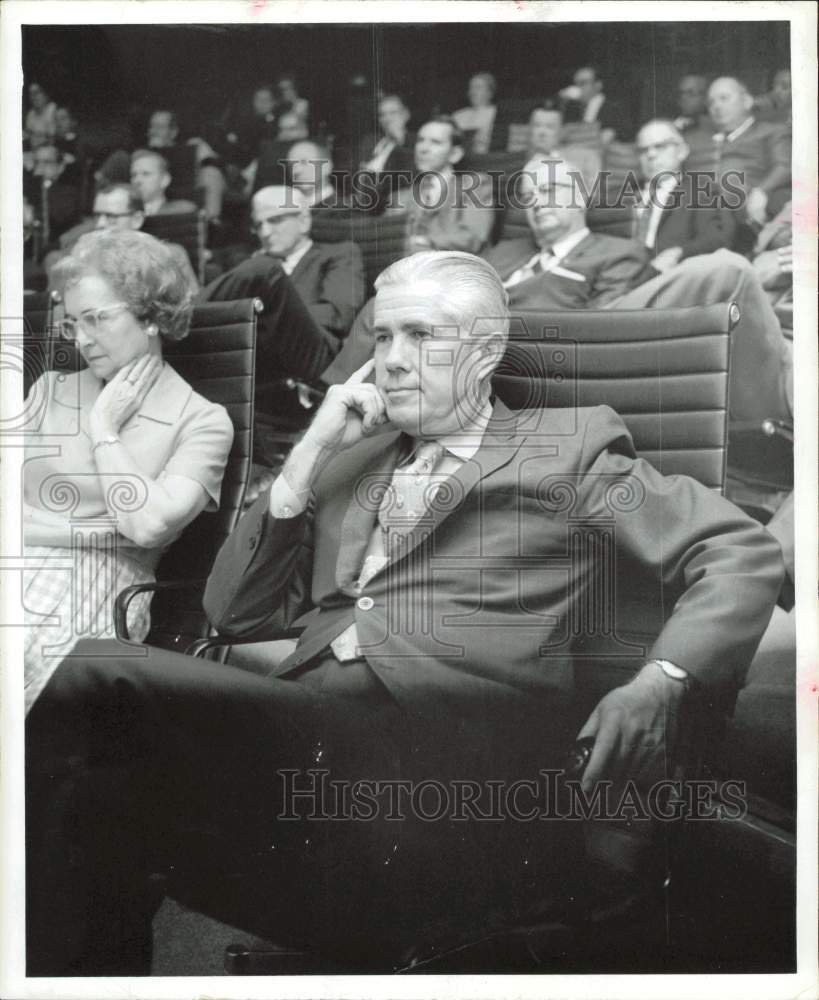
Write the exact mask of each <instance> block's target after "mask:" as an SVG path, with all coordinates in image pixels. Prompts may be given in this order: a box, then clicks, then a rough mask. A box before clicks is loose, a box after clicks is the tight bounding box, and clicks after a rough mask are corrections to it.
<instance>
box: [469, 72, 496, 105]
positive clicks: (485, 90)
mask: <svg viewBox="0 0 819 1000" xmlns="http://www.w3.org/2000/svg"><path fill="white" fill-rule="evenodd" d="M492 96H493V95H492V86H491V84H490V83H489V81H488V80H487V79H486V77H485V76H473V77H472V79H471V80H470V81H469V103H470V104H471V105H472V107H473V108H482V107H485V106H486V105H487V104H491V103H492Z"/></svg>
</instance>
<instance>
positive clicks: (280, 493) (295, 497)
mask: <svg viewBox="0 0 819 1000" xmlns="http://www.w3.org/2000/svg"><path fill="white" fill-rule="evenodd" d="M309 497H310V490H301V491H299V492H296V490H294V489H293V487H292V486H291V485H290V484H289V483H288V482H287V480H286V479H285V478H284V476H282V475H279V476H277V477H276V481H275V482H274V483H273V485H272V486H271V488H270V505H269V507H268V509H269V511H270V513H271V515H272V516H273V517H275V518H276V519H277V520H287V519H288V518H291V517H298V516H299V514H301V513H303V512H304V510H305V509H306V508H307V501H308V499H309Z"/></svg>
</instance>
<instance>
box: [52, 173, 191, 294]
mask: <svg viewBox="0 0 819 1000" xmlns="http://www.w3.org/2000/svg"><path fill="white" fill-rule="evenodd" d="M144 221H145V211H144V208H143V205H142V200H141V199H140V198H139V197H138V196H137V195H136V193H135V192H134V190H133V188H131V187H129V186H128V185H127V184H104V185H103V186H102V187H99V188H97V193H96V194H95V195H94V212H93V217H92V218H91V219H84V220H83V221H82V222H80V223H79V224H78V225H76V226H74V228H73V229H71V230H69V231H68V232H67V233H64V234H63V237H62V239H61V241H60V246H61V249H60V250H57V251H55V252H54V253H52V254H49V255H48V257H47V258H46V260H45V263H44V266H45V268H46V271H47V272H48V273H49V274H50V273H51V269H52V268H53V267H54V265H55V264H56V263H57V262H58V261H60V260H62V259H63V258H64V257H66V256H67V254H68V253H69V252H70V251H71V248H72V247H73V246H74V244H75V243H76V242H77V240H78V239H79V238H80V237H81V236H83V235H84V234H85V233H87V232H90V231H91V230H92V229H114V230H125V231H127V230H134V229H141V228H142V223H143V222H144ZM163 246H165V247H167V248H168V252H169V253H170V255H171V257H172V258H173V261H174V263H175V265H176V267H177V269H178V270H179V272H180V273H181V274H183V275H184V276H185V280H186V282H187V285H188V289H189V291H190V293H191V294H192V295H195V294H196V292H197V291H198V290H199V282H198V281H197V278H196V275H195V274H194V272H193V266H192V265H191V260H190V257H188V252H187V250H185V248H184V247H181V246H179V244H178V243H168V242H164V241H163Z"/></svg>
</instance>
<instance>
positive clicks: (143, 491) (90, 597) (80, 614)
mask: <svg viewBox="0 0 819 1000" xmlns="http://www.w3.org/2000/svg"><path fill="white" fill-rule="evenodd" d="M52 281H53V284H54V287H55V288H56V290H57V291H58V292H60V294H61V297H62V300H63V304H64V310H65V316H64V319H63V320H62V322H61V323H60V325H59V327H60V334H61V335H62V336H63V337H64V338H65V339H66V340H68V341H73V342H74V343H75V344H76V346H77V348H78V350H79V353H80V355H81V356H82V359H83V360H84V361H85V362H86V364H87V367H86V368H85V369H83V370H82V371H80V372H77V373H74V374H65V373H62V372H54V371H51V372H46V373H45V374H44V375H43V376H41V378H39V379H38V380H37V382H35V384H34V385H33V386H32V388H31V391H30V393H29V396H28V398H27V400H26V416H27V421H28V424H29V426H30V427H32V428H34V429H33V431H32V432H31V433H29V434H27V437H26V463H25V471H24V477H23V479H24V483H23V487H24V541H25V555H26V572H25V579H24V595H23V604H24V606H25V608H26V625H27V628H26V639H25V675H26V680H25V684H26V689H25V691H26V710H28V709H29V708H30V707H31V705H32V704H33V703H34V701H35V699H36V697H37V696H38V694H39V693H40V691H41V690H42V688H43V687H44V686H45V684H46V682H47V680H48V678H49V677H50V676H51V674H52V673H53V672H54V670H55V669H56V668H57V666H58V665H59V663H60V662H61V660H62V659H63V657H64V656H65V655H66V654H67V653H68V652H69V651H70V649H71V648H72V647H73V645H74V643H75V642H76V641H77V640H78V639H79V638H81V637H92V638H103V637H111V636H112V635H113V605H114V601H115V598H116V595H117V594H118V593H119V592H120V591H121V590H122V589H123V588H124V587H127V586H129V585H131V584H134V583H143V582H148V581H152V580H153V579H154V570H155V568H156V564H157V562H158V561H159V557H160V556H161V554H162V552H163V550H164V549H165V548H166V547H167V546H168V545H169V544H170V543H171V542H172V541H174V540H175V539H176V538H177V537H178V536H179V534H180V533H181V532H182V529H183V528H184V527H185V526H186V525H187V524H189V523H190V522H191V521H192V520H193V519H194V518H195V517H196V516H197V515H198V514H199V513H200V512H201V511H202V510H204V509H206V508H208V509H215V508H216V507H217V506H218V503H219V494H220V488H221V482H222V476H223V474H224V470H225V465H226V463H227V458H228V453H229V451H230V447H231V444H232V441H233V425H232V423H231V421H230V418H229V417H228V414H227V412H226V410H225V409H224V407H222V406H219V405H218V404H215V403H211V402H209V401H208V400H206V399H204V398H203V397H202V396H200V395H199V394H198V393H196V392H194V391H193V389H192V388H191V387H190V386H189V385H188V384H187V382H185V381H184V379H182V378H181V377H180V376H179V375H178V374H177V373H176V372H175V371H174V370H173V368H171V366H170V365H168V364H166V363H165V362H164V361H163V360H162V341H163V339H165V338H167V339H168V340H180V339H182V338H183V337H184V336H185V335H186V334H187V332H188V328H189V325H190V317H191V311H192V299H191V293H190V290H189V287H188V283H187V280H186V278H185V275H184V274H183V273H182V271H181V269H180V268H179V266H178V264H177V263H176V260H175V258H174V257H173V255H172V254H171V253H170V252H169V250H168V247H167V246H166V245H165V244H163V243H161V242H160V241H159V240H156V239H154V237H152V236H148V235H147V234H146V233H140V232H137V231H134V230H101V231H98V232H94V233H88V234H86V235H85V236H83V237H81V238H80V240H79V241H78V242H77V243H76V245H75V247H74V249H73V251H72V253H71V254H70V256H68V257H66V258H64V259H63V260H61V261H60V262H59V263H58V264H57V265H56V266H55V268H54V270H53V273H52ZM66 346H67V345H66ZM148 604H149V598H148V596H147V595H138V596H137V597H136V599H135V600H134V601H133V602H132V605H131V608H130V609H129V630H130V634H131V636H132V637H133V638H134V639H137V640H141V639H143V638H144V637H145V635H146V634H147V632H148V627H149V619H148Z"/></svg>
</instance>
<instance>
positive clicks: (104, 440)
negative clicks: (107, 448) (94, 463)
mask: <svg viewBox="0 0 819 1000" xmlns="http://www.w3.org/2000/svg"><path fill="white" fill-rule="evenodd" d="M104 444H122V442H121V441H120V439H119V438H118V437H117V435H116V434H109V435H108V437H104V438H100V440H99V441H97V443H96V444H95V445H93V446H92V447H91V453H92V454H93V453H94V452H95V451H96V450H97V448H102V446H103V445H104Z"/></svg>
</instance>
